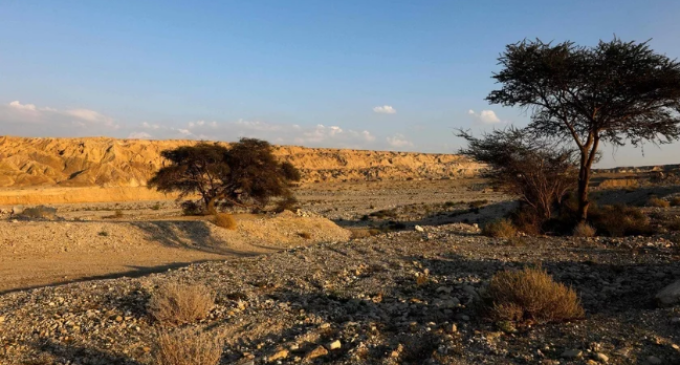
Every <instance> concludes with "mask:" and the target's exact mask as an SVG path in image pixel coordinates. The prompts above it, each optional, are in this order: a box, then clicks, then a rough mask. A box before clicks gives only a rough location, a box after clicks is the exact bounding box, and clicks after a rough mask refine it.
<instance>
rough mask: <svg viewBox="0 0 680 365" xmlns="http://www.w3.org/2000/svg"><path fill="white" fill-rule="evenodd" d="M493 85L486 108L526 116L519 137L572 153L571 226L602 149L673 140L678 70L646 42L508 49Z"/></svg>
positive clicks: (584, 209)
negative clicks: (574, 195)
mask: <svg viewBox="0 0 680 365" xmlns="http://www.w3.org/2000/svg"><path fill="white" fill-rule="evenodd" d="M498 60H499V64H500V65H501V66H502V70H501V71H500V72H498V73H496V74H494V76H493V78H494V79H496V81H498V83H500V84H501V88H500V89H499V90H495V91H492V92H491V93H490V94H489V96H488V97H487V100H488V101H489V102H490V103H492V104H501V105H504V106H519V107H522V108H526V109H528V110H530V111H531V122H530V124H529V126H528V127H527V129H526V131H527V133H531V134H533V135H534V136H536V137H543V138H551V139H554V140H556V141H557V142H564V143H573V145H575V147H576V148H577V150H578V155H579V156H578V157H579V158H578V162H579V174H578V199H579V219H580V220H581V221H585V220H586V218H587V215H588V205H589V202H588V188H589V182H590V177H591V168H592V165H593V163H594V162H595V160H596V158H597V156H598V149H599V148H600V147H601V145H602V144H603V143H607V144H611V145H613V146H623V145H625V144H626V143H630V144H632V145H634V146H639V145H641V144H643V143H645V142H651V143H654V144H663V143H671V142H673V141H675V140H677V139H678V138H679V137H680V114H679V113H680V63H678V62H677V61H676V60H673V59H670V58H668V57H666V56H665V55H662V54H658V53H655V52H654V51H653V50H651V49H650V48H649V45H648V43H647V42H644V43H636V42H623V41H621V40H619V39H616V38H615V39H614V40H612V41H610V42H603V41H600V42H599V44H598V45H597V46H594V47H584V46H577V45H575V44H574V43H573V42H564V43H560V44H552V43H544V42H542V41H540V40H536V41H527V40H525V41H522V42H519V43H516V44H511V45H508V46H507V47H506V49H505V52H504V53H502V54H501V56H500V58H499V59H498Z"/></svg>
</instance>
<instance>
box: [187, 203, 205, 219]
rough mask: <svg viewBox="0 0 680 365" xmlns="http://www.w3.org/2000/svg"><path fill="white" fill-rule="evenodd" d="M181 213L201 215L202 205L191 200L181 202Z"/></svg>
mask: <svg viewBox="0 0 680 365" xmlns="http://www.w3.org/2000/svg"><path fill="white" fill-rule="evenodd" d="M181 207H182V214H183V215H187V216H193V215H202V214H203V212H204V209H203V206H202V205H201V204H199V203H196V202H194V201H191V200H187V201H184V202H182V204H181Z"/></svg>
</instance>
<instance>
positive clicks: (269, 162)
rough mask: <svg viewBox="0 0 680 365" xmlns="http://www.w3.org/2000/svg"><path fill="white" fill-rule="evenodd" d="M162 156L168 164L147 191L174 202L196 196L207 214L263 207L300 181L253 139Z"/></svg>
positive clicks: (200, 145) (266, 145)
mask: <svg viewBox="0 0 680 365" xmlns="http://www.w3.org/2000/svg"><path fill="white" fill-rule="evenodd" d="M162 156H163V157H164V158H166V159H167V160H168V161H169V162H170V164H169V165H168V166H165V167H163V168H161V169H160V170H159V171H158V172H157V173H156V175H154V176H153V177H152V178H151V180H149V183H148V186H149V188H155V189H157V190H159V191H163V192H179V194H180V195H179V199H183V198H185V197H187V196H188V195H191V194H199V195H201V199H202V202H203V205H204V211H206V212H208V213H210V214H213V213H215V211H216V208H215V207H216V206H217V205H218V204H228V205H236V206H253V205H255V206H258V207H260V208H264V206H266V204H267V203H268V202H269V199H270V198H271V197H277V196H284V197H288V196H291V195H292V193H291V191H290V185H291V183H292V182H293V181H299V180H300V172H299V171H298V170H297V169H296V168H295V166H293V165H292V164H291V163H289V162H279V161H277V159H276V157H275V156H274V154H273V153H272V147H271V145H270V144H269V143H268V142H266V141H262V140H258V139H253V138H242V139H241V140H240V141H239V142H237V143H233V144H231V145H230V146H229V148H227V147H224V146H222V145H219V144H217V143H214V144H209V143H204V142H201V143H198V144H197V145H195V146H184V147H179V148H176V149H174V150H168V151H163V152H162Z"/></svg>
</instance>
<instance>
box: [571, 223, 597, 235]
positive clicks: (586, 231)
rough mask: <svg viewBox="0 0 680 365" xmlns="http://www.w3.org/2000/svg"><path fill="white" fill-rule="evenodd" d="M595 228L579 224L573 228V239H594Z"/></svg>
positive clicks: (586, 224)
mask: <svg viewBox="0 0 680 365" xmlns="http://www.w3.org/2000/svg"><path fill="white" fill-rule="evenodd" d="M595 233H596V232H595V228H593V226H591V225H590V224H588V223H579V224H577V225H576V227H574V237H595Z"/></svg>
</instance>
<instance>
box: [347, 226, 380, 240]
mask: <svg viewBox="0 0 680 365" xmlns="http://www.w3.org/2000/svg"><path fill="white" fill-rule="evenodd" d="M348 230H349V231H350V232H351V233H352V239H359V238H368V237H373V236H377V235H379V234H381V233H382V231H380V230H379V229H377V228H348Z"/></svg>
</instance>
